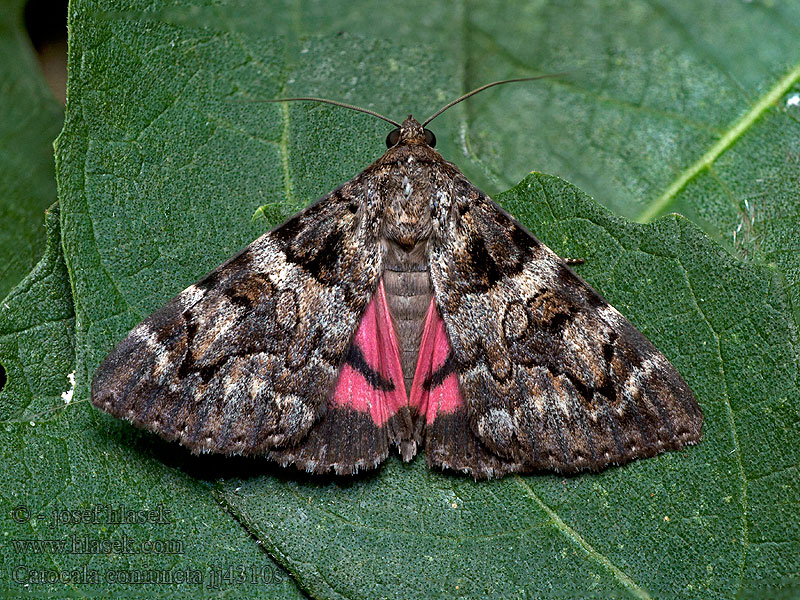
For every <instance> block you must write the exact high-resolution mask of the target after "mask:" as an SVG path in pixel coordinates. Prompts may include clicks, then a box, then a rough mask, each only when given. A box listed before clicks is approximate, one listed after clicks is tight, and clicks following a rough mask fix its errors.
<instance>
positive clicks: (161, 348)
mask: <svg viewBox="0 0 800 600" xmlns="http://www.w3.org/2000/svg"><path fill="white" fill-rule="evenodd" d="M365 185H366V183H365V178H364V177H363V175H362V176H359V177H357V178H356V179H354V180H353V181H351V182H349V183H347V184H345V185H344V186H342V187H341V188H339V189H338V190H336V191H335V192H333V193H331V194H330V195H328V196H326V197H324V198H322V199H321V200H319V201H318V202H316V203H314V204H312V205H311V206H309V207H308V208H307V209H305V210H304V211H303V212H301V213H299V214H297V215H295V216H294V217H293V218H291V219H290V220H289V221H288V222H287V223H285V224H284V225H282V226H281V227H278V228H277V229H275V230H273V231H271V232H269V233H267V234H265V235H263V236H262V237H260V238H259V239H257V240H256V241H255V242H253V243H252V244H250V245H249V246H248V247H247V248H245V249H244V250H243V251H242V252H241V253H240V254H238V255H236V256H235V257H233V258H232V259H230V260H229V261H227V262H226V263H224V264H223V265H222V266H220V267H218V268H217V269H215V270H214V271H212V272H211V273H209V274H208V275H207V276H205V277H204V278H202V279H201V280H200V281H198V282H197V283H196V284H194V285H192V286H190V287H189V288H187V289H186V290H184V291H183V292H182V293H180V294H179V295H178V296H177V297H175V298H174V299H173V300H172V301H170V302H169V303H168V304H167V305H166V306H164V307H163V308H161V309H160V310H158V311H157V312H155V313H154V314H152V315H151V316H150V317H148V318H147V319H145V320H144V321H143V322H142V323H141V324H139V326H137V327H136V328H135V329H134V330H133V331H132V332H131V333H130V335H128V337H126V338H125V339H124V340H122V341H121V342H120V343H119V344H118V345H117V346H116V347H115V348H114V350H113V351H112V352H111V353H110V354H109V355H108V357H107V358H106V359H105V361H104V362H103V363H102V365H101V366H100V368H99V369H98V370H97V373H96V374H95V377H94V381H93V382H92V403H93V404H94V405H95V406H97V407H98V408H101V409H103V410H105V411H107V412H109V413H111V414H112V415H114V416H116V417H121V418H124V419H127V420H129V421H131V422H132V423H133V424H134V425H137V426H139V427H142V428H144V429H147V430H150V431H152V432H155V433H157V434H158V435H160V436H162V437H163V438H166V439H167V440H177V441H179V442H180V443H181V444H183V445H185V446H187V447H189V448H190V449H191V450H192V451H194V452H200V451H203V452H221V453H225V454H265V453H267V452H268V451H269V450H270V449H273V448H279V447H286V446H296V445H298V444H300V443H301V441H302V440H303V438H304V437H305V436H306V435H307V433H308V432H309V430H310V429H311V428H312V426H313V425H314V423H316V422H318V421H319V420H320V419H321V418H322V415H323V413H324V412H325V409H326V407H327V406H326V402H327V399H328V398H329V396H330V395H331V393H332V392H333V390H334V388H335V385H336V380H337V376H338V373H339V370H340V367H341V365H342V362H343V361H344V359H345V356H346V354H347V351H348V348H349V346H350V342H351V339H352V338H353V335H354V333H355V331H356V328H357V327H358V324H359V322H360V319H361V316H362V314H363V313H364V312H365V309H366V307H367V304H368V302H369V300H370V298H371V296H372V294H373V293H374V291H375V289H376V288H377V286H378V281H379V276H380V273H381V252H380V248H379V244H378V241H377V240H378V236H377V234H378V227H379V219H378V215H379V214H380V206H377V205H375V204H374V203H373V202H371V201H370V200H369V198H370V197H369V195H368V194H367V193H366V190H365Z"/></svg>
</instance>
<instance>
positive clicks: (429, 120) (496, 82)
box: [422, 73, 566, 127]
mask: <svg viewBox="0 0 800 600" xmlns="http://www.w3.org/2000/svg"><path fill="white" fill-rule="evenodd" d="M561 75H566V73H552V74H549V75H538V76H536V77H519V78H517V79H503V80H502V81H493V82H492V83H487V84H486V85H482V86H481V87H479V88H477V89H474V90H472V91H471V92H467V93H466V94H464V95H463V96H461V97H460V98H457V99H455V100H453V101H452V102H450V103H449V104H446V105H445V106H443V107H442V108H440V109H439V110H437V111H436V112H435V113H433V116H431V117H428V118H427V119H426V120H425V122H424V123H423V124H422V126H423V127H425V125H427V124H428V123H430V122H431V121H433V120H434V119H435V118H436V117H438V116H439V115H440V114H442V113H443V112H444V111H446V110H447V109H448V108H451V107H453V106H455V105H456V104H458V103H459V102H461V101H462V100H466V99H467V98H469V97H470V96H474V95H475V94H477V93H478V92H482V91H483V90H488V89H489V88H490V87H494V86H496V85H500V84H502V83H515V82H517V81H533V80H535V79H545V78H547V77H560V76H561Z"/></svg>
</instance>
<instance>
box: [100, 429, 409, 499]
mask: <svg viewBox="0 0 800 600" xmlns="http://www.w3.org/2000/svg"><path fill="white" fill-rule="evenodd" d="M109 419H111V420H110V421H109V427H108V428H104V429H103V430H98V432H99V434H100V435H107V436H109V437H111V438H112V439H114V440H115V441H116V442H117V443H119V444H122V445H128V446H130V447H133V448H135V449H136V450H137V452H140V453H141V454H142V457H143V458H154V459H155V460H157V461H159V462H161V463H162V464H164V465H166V466H168V467H171V468H174V469H178V470H180V471H183V472H184V473H186V474H187V475H189V476H190V477H192V478H194V479H197V480H200V481H206V482H209V483H213V482H216V481H220V480H223V479H224V480H228V479H239V480H248V479H253V478H255V477H263V476H269V477H274V478H275V479H278V480H280V481H283V482H287V483H288V482H293V483H298V484H301V485H313V486H316V487H326V486H329V485H331V484H333V485H336V486H338V487H340V488H347V487H350V486H351V485H354V484H356V483H359V482H362V481H369V480H371V479H374V478H375V477H377V476H378V474H379V473H380V470H381V468H382V465H378V467H377V468H375V469H370V470H369V471H362V472H359V473H356V474H355V475H336V474H335V473H327V474H315V473H307V472H305V471H303V470H300V469H298V468H296V467H295V466H294V465H287V466H286V467H282V466H280V465H279V464H278V463H275V462H273V461H271V460H269V459H267V458H266V457H263V456H257V457H250V456H225V455H223V454H192V453H191V452H190V451H189V450H188V449H187V448H184V447H183V446H181V445H180V444H178V443H176V442H167V441H164V440H162V439H161V438H159V437H158V436H156V435H155V434H152V433H149V432H146V431H141V430H139V429H137V428H135V427H133V426H132V425H131V424H130V423H127V422H125V421H118V420H116V419H112V418H111V417H109ZM394 453H395V452H394V451H393V452H391V453H390V455H389V457H387V459H386V460H391V459H392V454H394ZM398 456H399V455H398ZM422 460H424V457H423V458H422ZM385 462H386V461H384V463H385Z"/></svg>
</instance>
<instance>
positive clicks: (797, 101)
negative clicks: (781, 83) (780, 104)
mask: <svg viewBox="0 0 800 600" xmlns="http://www.w3.org/2000/svg"><path fill="white" fill-rule="evenodd" d="M786 106H800V94H795V95H794V96H792V97H791V98H789V99H788V100H787V101H786Z"/></svg>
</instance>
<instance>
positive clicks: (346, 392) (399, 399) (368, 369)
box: [333, 280, 408, 427]
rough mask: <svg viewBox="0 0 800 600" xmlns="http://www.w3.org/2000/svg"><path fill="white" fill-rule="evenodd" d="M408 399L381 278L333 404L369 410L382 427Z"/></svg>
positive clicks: (340, 378)
mask: <svg viewBox="0 0 800 600" xmlns="http://www.w3.org/2000/svg"><path fill="white" fill-rule="evenodd" d="M407 403H408V398H407V396H406V390H405V384H404V382H403V369H402V367H401V366H400V351H399V346H398V343H397V337H396V336H395V332H394V327H393V326H392V320H391V318H390V316H389V307H388V305H387V304H386V292H385V291H384V289H383V280H381V281H380V283H379V284H378V289H377V291H376V292H375V294H374V295H373V297H372V300H370V302H369V304H368V305H367V309H366V311H365V312H364V316H363V317H362V319H361V323H360V324H359V326H358V330H357V331H356V335H355V337H354V338H353V342H352V344H351V347H350V352H349V354H348V356H347V358H346V360H345V363H344V366H343V367H342V371H341V373H340V374H339V380H338V382H337V384H336V391H335V393H334V395H333V405H334V406H338V407H348V408H352V409H354V410H357V411H359V412H364V413H369V414H370V416H371V417H372V420H373V421H374V422H375V424H376V425H377V426H378V427H382V426H383V425H384V424H385V423H386V421H387V420H388V419H389V417H391V416H392V415H394V414H395V413H396V412H397V411H398V410H399V409H400V408H401V407H402V406H405V405H406V404H407Z"/></svg>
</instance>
